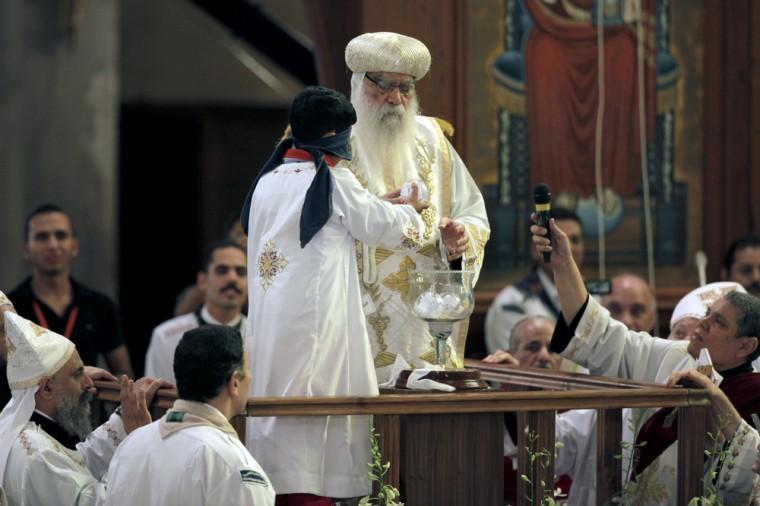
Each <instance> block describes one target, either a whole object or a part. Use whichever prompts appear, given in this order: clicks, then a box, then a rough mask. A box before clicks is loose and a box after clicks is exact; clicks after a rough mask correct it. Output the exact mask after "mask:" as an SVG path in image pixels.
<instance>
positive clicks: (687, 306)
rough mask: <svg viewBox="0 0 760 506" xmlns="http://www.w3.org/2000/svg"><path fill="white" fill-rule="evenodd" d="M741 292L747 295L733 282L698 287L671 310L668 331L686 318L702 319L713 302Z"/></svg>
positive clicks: (741, 287) (742, 288)
mask: <svg viewBox="0 0 760 506" xmlns="http://www.w3.org/2000/svg"><path fill="white" fill-rule="evenodd" d="M733 291H737V292H741V293H747V290H745V289H744V287H743V286H742V285H740V284H739V283H734V282H733V281H719V282H717V283H709V284H707V285H705V286H700V287H699V288H695V289H694V290H692V291H690V292H689V293H687V294H686V295H684V297H683V298H682V299H681V300H680V301H678V304H676V307H675V309H673V315H672V316H671V317H670V330H673V327H674V326H675V324H676V323H678V322H679V321H680V320H682V319H683V318H686V317H689V316H690V317H692V318H702V317H703V316H705V315H706V314H707V308H709V307H710V306H711V305H712V304H713V302H715V301H716V300H718V299H720V298H721V297H723V296H724V295H726V294H727V293H728V292H733Z"/></svg>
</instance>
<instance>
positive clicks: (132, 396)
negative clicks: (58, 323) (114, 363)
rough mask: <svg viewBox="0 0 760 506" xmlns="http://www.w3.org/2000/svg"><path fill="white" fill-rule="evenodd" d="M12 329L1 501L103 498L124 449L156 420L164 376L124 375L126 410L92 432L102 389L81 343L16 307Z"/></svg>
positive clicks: (2, 424) (0, 439)
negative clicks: (94, 402)
mask: <svg viewBox="0 0 760 506" xmlns="http://www.w3.org/2000/svg"><path fill="white" fill-rule="evenodd" d="M5 334H6V339H7V342H6V346H7V349H8V351H7V353H8V363H7V376H8V384H9V385H10V388H11V394H12V397H11V400H10V402H8V404H7V405H6V406H5V408H4V409H3V411H2V412H1V413H0V480H2V481H0V504H11V505H38V504H40V505H42V504H77V505H89V504H102V503H103V501H104V499H105V484H104V483H103V482H102V481H101V478H102V477H103V475H104V474H105V472H106V470H107V469H108V464H109V462H110V461H111V457H112V456H113V454H114V452H115V451H116V447H117V446H118V445H119V443H121V441H122V440H123V439H124V438H125V437H126V435H127V434H128V433H129V432H131V431H132V430H134V429H136V428H137V427H139V426H141V425H145V424H147V423H150V421H151V418H150V413H149V412H148V408H147V406H148V405H149V404H150V402H151V400H152V398H153V395H154V394H155V392H156V390H157V389H158V388H159V387H160V386H162V385H164V382H161V381H157V380H152V379H149V378H143V379H141V380H139V381H138V382H137V383H135V382H133V381H132V380H129V379H127V377H126V376H122V379H121V402H122V404H121V409H117V411H116V412H115V413H114V414H113V415H111V417H110V418H109V420H108V421H107V422H106V423H104V424H103V425H101V426H100V427H98V428H97V429H96V430H95V431H92V427H91V425H90V404H89V401H90V400H91V399H92V396H93V394H94V392H95V387H94V384H93V381H92V379H91V378H90V376H89V375H88V374H87V373H86V372H85V367H84V364H83V363H82V359H81V358H79V353H77V351H76V349H75V346H74V343H72V342H71V341H70V340H68V339H66V338H65V337H63V336H61V335H59V334H56V333H55V332H51V331H50V330H48V329H45V328H42V327H40V326H38V325H37V324H35V323H33V322H30V321H28V320H26V319H24V318H22V317H20V316H18V315H16V314H14V313H12V312H6V313H5Z"/></svg>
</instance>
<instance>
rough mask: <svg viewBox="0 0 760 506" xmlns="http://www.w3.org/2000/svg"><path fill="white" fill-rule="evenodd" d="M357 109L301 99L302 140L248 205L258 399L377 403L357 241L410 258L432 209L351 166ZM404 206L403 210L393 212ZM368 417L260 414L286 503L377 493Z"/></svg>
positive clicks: (284, 150)
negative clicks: (362, 178) (377, 185)
mask: <svg viewBox="0 0 760 506" xmlns="http://www.w3.org/2000/svg"><path fill="white" fill-rule="evenodd" d="M355 121H356V113H355V112H354V108H353V106H352V105H351V103H350V102H349V101H348V99H347V98H346V97H345V96H343V95H342V94H340V93H338V92H336V91H333V90H330V89H327V88H321V87H310V88H307V89H306V90H304V91H303V92H301V93H300V94H299V95H298V96H297V97H296V98H295V100H294V101H293V105H292V106H291V109H290V126H291V129H292V137H287V138H286V139H284V140H283V141H282V142H280V144H279V145H278V147H277V149H276V151H275V153H274V154H273V155H272V157H271V158H270V159H269V161H268V162H267V163H266V165H265V166H264V167H263V168H262V170H261V173H260V174H259V177H258V178H257V180H256V181H255V182H254V184H253V187H252V188H251V191H250V192H249V195H248V197H247V199H246V203H245V205H244V208H243V214H242V216H241V221H242V223H243V227H244V228H245V229H246V231H247V233H248V266H249V268H248V272H249V278H248V290H249V302H250V314H249V320H248V322H249V332H248V343H247V345H248V351H249V355H250V357H251V371H252V374H253V378H252V382H251V390H250V394H251V396H253V397H260V396H265V397H273V396H275V397H276V396H332V395H376V394H377V393H378V389H377V379H376V376H375V369H374V365H373V361H372V356H371V353H370V344H369V339H368V336H367V328H366V324H365V319H364V315H363V312H362V300H361V295H360V287H359V277H358V270H357V266H356V262H357V259H356V254H355V253H356V241H357V240H360V241H362V242H363V243H365V244H373V245H381V244H382V245H383V246H384V247H386V248H391V249H393V250H401V251H404V250H406V251H409V250H411V249H413V248H416V247H417V246H418V245H419V241H420V234H421V231H422V230H424V224H423V222H422V220H421V218H420V216H419V214H418V213H419V212H420V211H422V210H423V209H425V208H426V207H427V203H425V202H423V201H420V199H419V198H418V190H417V189H416V188H415V189H414V190H413V191H412V193H411V195H410V196H409V197H408V199H402V198H400V197H397V198H395V199H393V202H384V201H381V200H379V199H378V198H376V197H374V196H373V195H372V194H370V193H369V192H368V191H367V190H365V189H364V188H363V187H362V185H361V184H360V183H359V181H357V179H356V178H355V176H354V175H353V174H352V173H351V172H350V171H349V170H348V168H347V167H345V165H344V164H343V163H342V161H343V160H350V159H351V148H350V143H349V139H350V135H351V125H353V124H354V123H355ZM392 204H400V205H392ZM368 430H369V419H368V417H366V416H340V417H322V418H320V417H305V418H296V417H285V418H279V419H278V418H250V419H249V422H248V448H249V449H250V450H251V453H252V454H253V455H255V456H256V459H257V460H258V461H259V462H260V463H261V465H262V467H263V468H264V470H265V471H266V473H267V475H268V476H269V478H270V479H271V481H272V484H273V485H274V488H275V490H277V491H278V493H280V494H285V495H286V496H287V497H280V498H279V499H278V500H279V502H278V504H288V505H294V504H310V505H311V504H314V505H321V504H325V505H327V504H333V498H348V497H357V496H360V495H365V494H367V493H368V492H369V482H368V480H367V463H368V462H369V461H370V448H369V436H368Z"/></svg>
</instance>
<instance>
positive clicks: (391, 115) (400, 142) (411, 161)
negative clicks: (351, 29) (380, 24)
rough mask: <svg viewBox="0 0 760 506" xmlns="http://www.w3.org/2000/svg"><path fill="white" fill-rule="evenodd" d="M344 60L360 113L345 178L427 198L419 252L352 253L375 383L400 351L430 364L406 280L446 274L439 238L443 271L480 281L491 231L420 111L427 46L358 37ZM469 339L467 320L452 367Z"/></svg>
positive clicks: (469, 184)
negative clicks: (415, 188)
mask: <svg viewBox="0 0 760 506" xmlns="http://www.w3.org/2000/svg"><path fill="white" fill-rule="evenodd" d="M345 57H346V64H347V65H348V68H349V69H351V71H352V72H353V76H352V77H351V102H352V103H353V105H354V108H355V109H356V115H357V122H356V125H355V127H354V131H353V136H352V148H353V153H354V158H353V160H352V161H351V164H350V168H351V170H352V172H353V173H354V175H356V178H357V179H358V180H359V181H360V182H361V183H362V184H363V185H364V186H365V187H366V188H368V189H369V190H370V191H371V192H372V193H374V194H376V195H385V196H386V197H394V196H398V193H396V192H398V191H399V190H401V189H402V187H404V186H405V184H406V187H407V188H408V187H409V186H410V185H409V184H407V183H409V182H410V181H413V180H416V181H418V182H421V183H422V184H421V185H420V186H421V187H423V191H422V194H421V195H420V197H421V198H423V199H427V200H429V201H430V207H429V208H428V209H426V210H425V211H423V213H422V218H423V220H424V222H425V230H424V231H423V233H422V237H421V238H420V239H421V246H420V247H418V248H416V249H415V250H413V251H410V252H404V253H394V252H391V251H389V250H386V249H384V248H373V247H370V246H368V245H361V246H360V247H357V252H358V254H359V255H360V258H359V262H358V265H359V269H360V275H361V279H362V292H363V305H364V312H365V315H366V316H367V327H368V331H369V335H370V341H371V343H372V355H373V358H374V362H375V369H376V371H377V376H378V380H379V381H381V382H382V381H385V380H386V379H387V378H388V375H389V373H390V366H391V365H392V364H393V363H394V361H395V359H396V356H397V355H399V354H400V355H401V356H403V358H404V359H405V360H406V361H407V362H408V363H410V364H412V365H420V361H421V360H426V361H429V362H432V361H433V359H434V358H435V351H434V344H433V340H432V337H430V335H429V333H428V330H427V324H426V323H424V322H422V321H421V320H418V319H417V318H416V317H415V316H414V315H412V313H411V311H410V310H409V309H408V308H407V306H406V297H407V291H408V284H407V278H408V274H409V273H410V272H412V271H414V270H433V269H441V268H448V267H449V266H448V265H445V264H444V262H443V259H442V254H441V253H440V249H439V240H441V239H442V240H443V243H444V244H445V246H444V247H445V249H446V251H445V253H444V254H447V256H448V259H447V262H446V264H448V262H453V263H452V265H453V266H454V267H455V268H456V267H458V266H459V265H460V264H461V266H462V268H463V269H467V270H472V271H474V272H475V274H476V277H477V274H478V273H479V271H480V267H481V264H482V261H483V248H484V247H485V244H486V241H487V240H488V236H489V235H490V229H489V225H488V218H487V216H486V209H485V205H484V203H483V197H482V195H481V194H480V191H479V190H478V187H477V185H476V184H475V181H473V179H472V177H471V176H470V173H469V172H468V171H467V167H465V165H464V162H462V159H461V158H460V157H459V155H458V154H457V152H456V151H455V150H454V148H453V147H452V146H451V144H450V143H449V141H448V140H447V139H446V137H445V136H444V129H447V130H448V129H450V128H451V127H450V125H448V124H446V123H445V122H443V121H441V120H437V119H435V118H430V117H426V116H422V115H420V114H418V111H419V109H418V103H417V94H416V91H415V85H416V82H417V81H418V80H419V79H422V78H423V77H424V76H425V74H427V72H428V70H429V69H430V52H429V51H428V49H427V47H425V45H424V44H423V43H422V42H420V41H419V40H417V39H414V38H412V37H407V36H404V35H400V34H397V33H390V32H378V33H365V34H363V35H360V36H358V37H356V38H354V39H353V40H351V41H350V42H349V43H348V45H347V46H346V53H345ZM418 184H419V183H418ZM428 194H429V196H428ZM466 334H467V324H466V322H465V323H460V324H458V325H457V326H456V327H455V328H454V332H453V333H452V338H451V340H450V350H449V354H448V355H449V356H448V362H449V363H450V364H451V365H455V366H459V367H461V365H462V359H463V356H464V341H465V336H466ZM425 336H427V338H425Z"/></svg>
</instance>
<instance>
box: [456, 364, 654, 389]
mask: <svg viewBox="0 0 760 506" xmlns="http://www.w3.org/2000/svg"><path fill="white" fill-rule="evenodd" d="M464 366H465V367H466V368H468V369H477V370H479V371H480V373H481V377H482V378H483V379H484V380H487V381H496V382H499V383H508V384H512V385H523V386H531V387H540V388H547V389H551V390H600V389H610V388H624V389H639V388H663V385H662V384H659V383H650V382H643V381H629V380H622V379H619V378H610V377H607V376H592V375H590V374H581V373H572V372H566V371H557V370H553V369H540V368H536V367H520V366H514V365H505V364H489V363H486V362H482V361H480V360H475V359H469V358H466V359H464Z"/></svg>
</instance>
